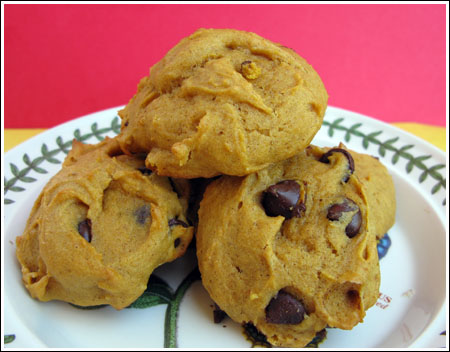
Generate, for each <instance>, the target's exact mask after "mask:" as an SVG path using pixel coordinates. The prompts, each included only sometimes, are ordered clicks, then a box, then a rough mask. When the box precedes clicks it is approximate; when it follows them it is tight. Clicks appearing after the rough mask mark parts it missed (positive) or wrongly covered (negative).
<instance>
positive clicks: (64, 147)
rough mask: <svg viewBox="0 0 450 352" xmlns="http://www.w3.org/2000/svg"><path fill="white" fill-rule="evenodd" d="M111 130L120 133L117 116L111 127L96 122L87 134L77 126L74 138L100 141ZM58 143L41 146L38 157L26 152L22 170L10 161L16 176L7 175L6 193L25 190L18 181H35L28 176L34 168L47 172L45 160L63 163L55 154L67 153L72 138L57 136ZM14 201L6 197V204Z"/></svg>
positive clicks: (43, 172) (40, 171)
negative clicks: (66, 139) (51, 146)
mask: <svg viewBox="0 0 450 352" xmlns="http://www.w3.org/2000/svg"><path fill="white" fill-rule="evenodd" d="M109 132H114V133H115V134H118V133H119V132H120V122H119V118H118V117H117V116H116V117H114V119H113V120H112V121H111V125H110V126H109V127H105V128H100V129H99V128H98V124H97V123H96V122H95V123H93V124H92V125H91V132H90V133H86V134H81V131H80V130H79V129H78V128H77V129H76V130H75V131H74V133H73V135H74V138H75V139H77V140H78V141H80V142H84V141H86V140H88V139H90V138H92V137H95V138H96V139H97V140H98V141H102V140H103V139H104V137H103V136H104V135H105V134H106V133H109ZM56 145H57V146H58V148H56V149H53V150H49V149H48V147H47V145H46V144H45V143H44V144H42V146H41V156H38V157H37V158H35V159H33V160H31V159H30V157H29V156H28V154H24V155H23V157H22V160H23V162H24V163H25V165H27V166H26V167H25V168H23V169H22V170H19V168H18V167H17V166H16V165H15V164H13V163H10V164H9V167H10V169H11V172H12V174H13V176H14V177H12V178H11V179H9V180H8V179H6V177H5V186H4V195H6V193H8V191H12V192H23V191H25V188H23V187H20V186H17V185H16V183H17V182H18V181H21V182H24V183H31V182H35V181H36V179H35V178H33V177H30V176H27V175H28V173H29V172H30V171H31V170H33V171H35V172H37V173H39V174H46V173H47V170H45V169H43V168H42V167H40V166H41V164H42V163H43V162H44V161H48V162H49V163H52V164H61V161H60V160H59V159H56V158H55V156H56V155H57V154H59V153H61V152H63V153H64V154H67V153H68V152H69V151H70V149H71V147H72V139H71V140H68V141H63V139H62V138H61V137H58V138H56ZM12 203H14V201H13V200H12V199H9V198H6V197H5V198H4V204H5V205H7V204H12Z"/></svg>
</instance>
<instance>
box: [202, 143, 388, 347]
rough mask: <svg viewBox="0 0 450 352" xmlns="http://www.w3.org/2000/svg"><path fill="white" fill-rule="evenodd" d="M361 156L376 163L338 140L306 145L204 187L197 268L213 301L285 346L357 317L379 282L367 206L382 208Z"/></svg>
mask: <svg viewBox="0 0 450 352" xmlns="http://www.w3.org/2000/svg"><path fill="white" fill-rule="evenodd" d="M353 155H354V156H355V158H353ZM365 158H370V159H371V160H370V162H371V161H372V160H373V161H374V162H375V163H379V162H378V161H377V160H376V159H374V158H372V157H371V156H368V155H362V154H358V153H355V152H353V151H349V150H347V149H346V148H345V147H344V146H342V145H340V146H338V147H336V148H319V147H315V146H310V147H308V148H307V149H306V150H305V151H303V152H301V153H299V154H298V155H296V156H295V157H293V158H290V159H288V160H285V161H283V162H279V163H276V164H273V165H271V166H269V167H268V168H266V169H263V170H260V171H258V172H256V173H254V174H251V175H248V176H246V177H232V176H222V177H221V178H219V179H218V180H216V181H214V182H212V183H211V184H210V185H209V186H208V187H207V189H206V192H205V194H204V197H203V200H202V202H201V204H200V210H199V224H198V230H197V234H196V241H197V256H198V261H199V268H200V272H201V274H202V282H203V285H204V287H205V288H206V289H207V291H208V292H209V294H210V296H211V298H212V299H213V300H214V301H215V303H216V304H217V305H218V306H219V307H220V308H221V309H222V310H223V311H225V312H226V313H227V314H228V315H229V316H230V317H231V318H232V319H233V320H235V321H237V322H239V323H252V324H253V325H255V326H256V328H257V329H258V330H259V331H260V332H261V333H263V334H264V335H266V337H267V340H268V342H269V343H271V344H272V345H274V346H283V347H304V346H305V345H306V344H308V343H309V342H310V341H311V340H312V339H313V338H314V336H315V335H316V333H317V332H319V331H321V330H322V329H324V328H325V327H326V326H330V327H337V328H341V329H352V328H353V327H354V326H355V325H356V324H358V323H359V322H362V320H363V318H364V316H365V312H366V310H367V309H368V308H370V307H371V306H372V305H374V304H375V302H376V300H377V298H378V294H379V284H380V272H379V263H378V255H377V248H376V231H377V230H379V229H380V226H378V225H376V224H375V222H376V218H375V217H374V215H373V214H372V212H374V214H377V213H379V212H380V211H381V210H380V209H372V206H373V205H374V204H375V203H374V202H373V201H370V200H369V199H368V197H371V196H373V194H372V193H370V192H369V191H368V187H367V185H365V184H364V182H368V181H367V180H365V181H364V182H362V181H361V180H360V176H361V175H363V176H364V177H365V176H367V175H370V174H372V175H373V170H367V171H364V170H359V169H360V168H364V167H366V166H367V165H366V164H364V163H361V162H360V160H365ZM370 166H373V167H381V168H384V166H382V165H381V164H379V165H376V164H373V165H372V164H370ZM389 177H390V176H389ZM371 181H372V182H373V181H374V182H384V181H383V180H376V179H375V178H373V179H372V180H371ZM378 196H379V197H383V196H385V197H386V198H389V197H390V194H389V193H388V194H387V195H383V194H379V195H378ZM382 211H384V212H388V211H392V209H383V210H382ZM394 211H395V210H394ZM390 216H391V215H390ZM377 226H378V227H377ZM385 226H387V225H385ZM387 230H388V228H385V229H384V231H387Z"/></svg>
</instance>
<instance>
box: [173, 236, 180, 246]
mask: <svg viewBox="0 0 450 352" xmlns="http://www.w3.org/2000/svg"><path fill="white" fill-rule="evenodd" d="M180 243H181V240H180V239H179V238H176V239H175V241H173V246H174V247H175V248H177V247H178V246H179V245H180Z"/></svg>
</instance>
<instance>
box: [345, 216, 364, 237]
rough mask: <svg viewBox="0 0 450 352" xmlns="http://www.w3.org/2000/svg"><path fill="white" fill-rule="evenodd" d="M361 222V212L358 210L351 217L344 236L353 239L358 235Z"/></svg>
mask: <svg viewBox="0 0 450 352" xmlns="http://www.w3.org/2000/svg"><path fill="white" fill-rule="evenodd" d="M361 222H362V216H361V210H358V212H357V213H356V214H355V215H353V217H352V221H350V224H348V225H347V227H346V228H345V234H346V235H347V236H348V237H349V238H353V237H355V236H356V235H357V234H358V232H359V229H360V228H361Z"/></svg>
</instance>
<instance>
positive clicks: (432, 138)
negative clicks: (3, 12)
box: [4, 122, 446, 152]
mask: <svg viewBox="0 0 450 352" xmlns="http://www.w3.org/2000/svg"><path fill="white" fill-rule="evenodd" d="M392 125H394V126H397V127H399V128H401V129H403V130H405V131H407V132H410V133H412V134H414V135H416V136H417V137H420V138H422V139H424V140H426V141H428V142H430V143H431V144H434V145H435V146H437V147H438V148H440V149H442V150H443V151H446V128H445V127H438V126H431V125H425V124H419V123H406V122H397V123H392ZM45 130H46V129H37V128H36V129H15V128H6V129H5V134H4V136H5V138H4V147H5V152H7V151H8V150H10V149H11V148H13V147H15V146H16V145H18V144H20V143H22V142H24V141H26V140H27V139H29V138H31V137H33V136H35V135H37V134H39V133H41V132H44V131H45Z"/></svg>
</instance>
